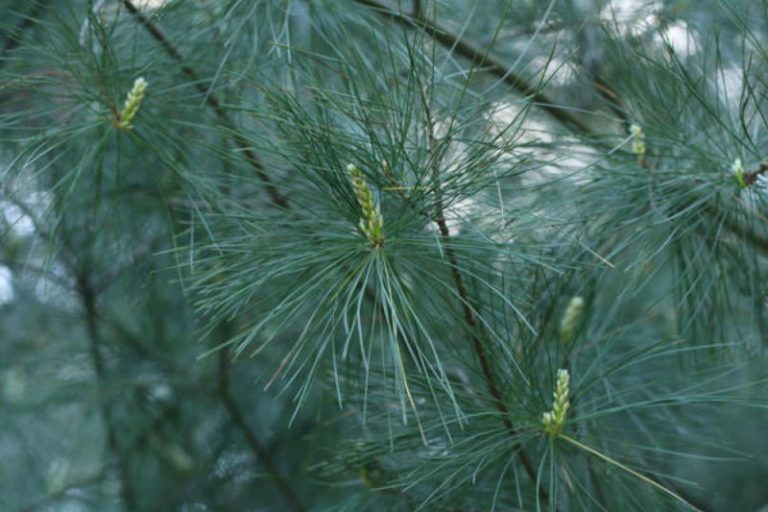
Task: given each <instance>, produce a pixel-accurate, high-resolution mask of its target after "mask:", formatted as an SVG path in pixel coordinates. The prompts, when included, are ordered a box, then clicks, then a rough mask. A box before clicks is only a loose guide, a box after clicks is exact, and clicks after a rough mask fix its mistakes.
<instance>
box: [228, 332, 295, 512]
mask: <svg viewBox="0 0 768 512" xmlns="http://www.w3.org/2000/svg"><path fill="white" fill-rule="evenodd" d="M230 367H231V364H230V354H229V347H223V348H222V349H220V350H219V395H220V396H221V401H222V403H223V404H224V408H225V409H226V411H227V414H229V417H230V418H231V419H232V422H233V423H234V425H235V427H237V429H238V430H239V431H240V433H241V434H242V436H243V439H245V442H246V444H248V447H249V448H250V449H251V451H252V452H253V454H254V455H255V456H256V459H257V460H258V461H259V463H261V464H263V465H264V467H265V468H266V469H267V473H268V474H269V477H270V479H271V480H272V482H273V483H274V484H275V487H277V489H278V491H280V493H281V494H282V495H283V497H284V498H285V500H286V501H287V502H288V504H289V505H290V507H291V509H292V510H294V511H295V512H303V511H304V510H305V508H304V505H303V504H302V502H301V500H300V499H299V496H298V494H297V493H296V491H294V490H293V487H291V485H290V484H289V483H288V481H287V480H286V479H285V478H284V477H283V476H282V475H281V474H280V470H279V468H278V467H277V464H276V463H275V461H274V460H272V456H271V455H270V454H269V451H267V449H266V448H264V447H263V446H262V444H261V442H260V441H259V440H258V438H257V437H256V435H255V434H254V433H253V432H252V431H251V427H250V426H249V425H248V421H247V420H246V419H245V416H244V415H243V413H242V411H241V410H240V408H239V407H238V405H237V403H236V402H235V399H234V397H233V396H232V392H231V379H230Z"/></svg>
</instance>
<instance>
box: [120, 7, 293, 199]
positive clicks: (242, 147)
mask: <svg viewBox="0 0 768 512" xmlns="http://www.w3.org/2000/svg"><path fill="white" fill-rule="evenodd" d="M122 4H123V6H125V9H126V10H127V11H128V12H129V13H130V14H131V15H132V16H133V17H134V18H135V19H136V21H137V22H138V23H139V24H140V25H141V26H142V27H144V29H145V30H146V31H147V32H148V33H149V35H150V36H151V37H152V39H154V40H155V41H156V42H157V44H158V45H160V47H161V48H162V49H163V51H165V53H166V54H167V55H168V56H169V57H171V58H172V59H173V60H175V61H176V62H178V63H179V64H180V66H181V71H182V73H184V74H185V75H186V76H187V77H188V78H189V79H190V80H191V81H192V82H193V83H194V86H195V89H197V91H198V92H199V93H200V94H202V95H203V96H204V97H205V103H206V105H208V106H209V107H210V108H211V109H212V110H213V112H214V113H215V114H216V117H218V118H219V120H220V121H221V123H222V124H223V125H224V126H225V127H226V128H227V129H228V130H229V131H230V132H231V133H232V138H233V139H234V142H235V145H236V146H237V147H238V149H239V151H240V152H241V153H242V154H243V156H244V157H245V160H246V161H247V162H248V164H249V165H250V166H251V167H252V168H253V169H254V171H255V172H256V176H257V177H258V178H259V180H260V181H261V182H262V183H263V184H264V187H265V188H266V190H267V194H269V197H270V198H271V200H272V203H273V204H274V205H275V206H278V207H280V208H289V203H288V198H287V197H285V196H284V195H283V194H282V193H281V192H280V191H279V190H278V188H277V186H276V185H275V183H274V181H273V180H272V178H271V177H270V175H269V174H268V173H267V170H266V169H265V168H264V164H262V163H261V160H260V159H259V157H258V156H257V155H256V153H255V152H254V151H253V149H251V147H250V145H249V144H248V141H247V140H246V139H245V137H243V136H242V135H241V134H240V132H239V131H238V130H237V127H236V126H235V123H234V122H233V121H232V119H231V118H230V117H229V115H228V114H227V111H226V110H224V107H223V106H222V104H221V101H220V100H219V98H218V97H217V96H216V95H214V94H213V92H211V91H210V90H209V89H208V88H207V87H206V86H205V85H203V82H202V81H201V79H200V77H199V76H198V75H197V72H195V70H194V69H192V68H191V67H189V66H188V65H187V64H186V63H185V62H186V61H185V59H184V57H183V56H182V55H181V52H179V50H178V49H177V48H176V47H175V46H173V44H172V43H171V41H170V40H169V39H168V37H166V35H165V34H164V33H163V32H162V30H160V28H159V27H158V26H157V25H156V24H154V23H153V22H152V21H151V20H150V19H149V18H147V17H146V16H145V15H144V14H143V13H142V12H141V11H140V10H139V8H138V7H136V6H135V5H134V3H133V2H132V1H131V0H122Z"/></svg>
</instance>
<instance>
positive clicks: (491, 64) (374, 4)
mask: <svg viewBox="0 0 768 512" xmlns="http://www.w3.org/2000/svg"><path fill="white" fill-rule="evenodd" d="M352 1H353V2H355V3H358V4H361V5H365V6H367V7H370V8H372V9H373V10H375V11H376V12H377V13H378V14H379V15H381V16H382V17H384V18H387V19H390V20H392V21H393V22H395V23H397V24H398V25H402V26H404V27H406V28H415V29H419V30H422V31H424V33H426V34H427V35H429V36H430V37H431V38H432V39H434V40H435V41H437V42H438V43H440V44H441V45H442V46H444V47H445V48H448V49H450V50H451V51H453V52H454V53H456V54H457V55H459V56H461V57H464V58H465V59H467V60H469V61H470V62H472V64H474V65H476V66H478V67H479V68H480V69H482V71H484V72H486V73H490V74H492V75H495V76H497V77H499V79H501V80H502V81H503V82H504V83H505V84H507V85H509V86H510V87H512V88H513V89H514V90H515V91H517V92H518V93H519V94H521V95H523V96H526V97H528V98H530V99H531V100H532V101H533V102H534V104H535V105H536V106H537V107H539V108H540V109H542V110H543V111H544V112H546V113H547V114H549V115H550V116H551V117H552V118H553V119H555V120H556V121H558V122H559V123H561V124H562V125H564V126H565V127H567V128H569V129H570V130H573V131H575V132H577V133H580V134H582V135H584V136H587V137H590V136H594V135H595V133H594V131H593V130H592V129H591V128H590V127H589V126H587V125H586V124H585V123H584V122H583V121H581V120H580V119H579V118H577V117H576V116H574V115H573V114H571V112H570V111H568V109H567V108H565V107H563V106H560V105H558V104H557V103H556V102H555V101H554V100H552V99H551V98H549V97H548V96H547V95H546V94H544V93H543V92H541V90H540V89H538V88H536V87H534V86H532V85H531V84H529V83H528V82H527V81H526V80H525V79H523V78H522V77H520V76H519V75H517V74H515V73H513V72H512V71H511V69H510V66H508V65H507V64H506V63H504V62H502V61H501V60H499V59H497V58H496V57H494V56H492V55H491V54H490V48H481V47H479V46H477V45H476V44H475V43H473V42H470V41H468V40H466V39H465V38H463V37H461V36H458V35H456V34H454V33H453V32H451V31H450V30H448V29H447V28H445V27H443V26H441V25H440V24H438V23H437V22H433V21H430V20H428V19H426V18H425V17H424V16H423V12H421V9H420V10H419V12H418V15H408V14H403V13H402V12H395V11H393V10H392V9H390V8H389V7H388V6H386V5H384V4H382V3H380V2H378V1H376V0H352Z"/></svg>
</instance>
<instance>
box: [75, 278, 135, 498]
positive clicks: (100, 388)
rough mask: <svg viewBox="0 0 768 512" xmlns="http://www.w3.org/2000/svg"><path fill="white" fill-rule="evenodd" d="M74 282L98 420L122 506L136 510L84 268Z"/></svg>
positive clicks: (88, 282) (90, 289)
mask: <svg viewBox="0 0 768 512" xmlns="http://www.w3.org/2000/svg"><path fill="white" fill-rule="evenodd" d="M77 285H78V292H79V293H80V298H81V301H82V305H83V309H84V310H85V324H86V331H87V333H88V340H89V348H90V353H91V361H92V363H93V368H94V371H95V373H96V386H97V389H96V392H97V394H98V403H99V410H100V411H101V419H102V422H103V423H104V428H105V430H106V431H107V447H108V449H109V451H110V452H112V454H113V455H114V456H115V458H116V459H117V467H118V471H119V473H120V480H121V486H120V493H121V496H122V500H123V506H124V508H125V510H127V511H128V512H131V511H133V510H137V506H136V496H135V495H134V492H133V487H132V486H131V482H130V474H129V471H128V459H127V457H126V454H125V453H124V451H123V450H122V448H121V447H120V443H119V441H118V430H117V426H116V425H115V419H114V410H113V408H112V403H111V402H110V400H109V399H108V397H107V396H106V394H105V393H104V388H105V386H106V383H107V369H106V362H105V361H104V356H103V355H102V353H101V350H102V340H101V336H100V334H99V327H98V313H97V311H96V293H95V292H94V288H93V286H92V285H91V282H90V279H89V277H88V275H87V274H86V272H84V271H83V272H80V273H79V275H78V276H77Z"/></svg>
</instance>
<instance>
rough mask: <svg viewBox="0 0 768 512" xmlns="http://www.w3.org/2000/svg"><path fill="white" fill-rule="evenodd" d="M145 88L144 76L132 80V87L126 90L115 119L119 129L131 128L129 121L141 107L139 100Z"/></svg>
mask: <svg viewBox="0 0 768 512" xmlns="http://www.w3.org/2000/svg"><path fill="white" fill-rule="evenodd" d="M146 89H147V81H146V80H144V78H142V77H139V78H137V79H136V80H134V82H133V87H131V90H130V91H128V94H127V95H126V97H125V103H124V104H123V109H122V110H121V111H120V113H119V114H118V116H117V119H116V120H115V126H117V127H118V128H120V129H121V130H130V129H131V128H133V126H132V125H131V122H132V121H133V118H134V117H136V113H137V112H138V111H139V107H141V101H142V100H143V99H144V91H145V90H146Z"/></svg>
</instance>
